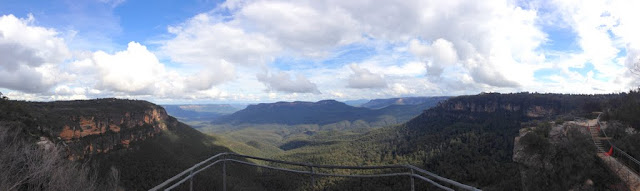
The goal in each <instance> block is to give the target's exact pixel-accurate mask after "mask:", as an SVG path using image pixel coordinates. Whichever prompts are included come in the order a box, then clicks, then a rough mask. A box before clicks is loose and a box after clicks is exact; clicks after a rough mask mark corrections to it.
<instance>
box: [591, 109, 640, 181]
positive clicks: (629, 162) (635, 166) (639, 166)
mask: <svg viewBox="0 0 640 191" xmlns="http://www.w3.org/2000/svg"><path fill="white" fill-rule="evenodd" d="M597 122H598V127H602V123H600V115H598V120H597ZM598 129H599V130H600V132H602V135H604V138H605V140H607V143H609V146H611V148H610V149H613V153H612V155H615V158H617V159H621V160H622V161H623V162H622V164H624V165H625V166H627V167H628V168H629V169H631V170H633V171H634V172H635V173H636V174H639V172H640V161H638V160H637V159H635V158H633V157H632V156H631V155H629V154H627V153H626V152H624V151H623V150H622V149H620V148H618V147H616V145H614V144H613V143H612V142H611V141H610V140H609V139H610V138H609V136H607V133H605V132H604V129H602V128H598ZM607 151H608V150H607Z"/></svg>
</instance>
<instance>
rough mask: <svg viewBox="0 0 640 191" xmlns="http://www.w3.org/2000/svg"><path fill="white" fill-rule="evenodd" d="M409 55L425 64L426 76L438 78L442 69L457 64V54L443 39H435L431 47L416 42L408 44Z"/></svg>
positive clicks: (412, 41)
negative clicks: (411, 54) (414, 56)
mask: <svg viewBox="0 0 640 191" xmlns="http://www.w3.org/2000/svg"><path fill="white" fill-rule="evenodd" d="M409 50H410V51H411V53H413V54H414V55H416V56H417V57H419V58H420V59H421V60H423V62H426V68H427V76H430V77H435V78H438V77H440V75H441V74H442V71H443V70H444V67H447V66H450V65H453V64H456V63H457V62H458V53H457V52H456V50H455V48H454V47H453V44H452V43H451V42H449V41H447V40H445V39H441V38H439V39H437V40H435V41H434V42H433V43H432V44H431V45H424V44H422V43H421V42H419V41H418V40H415V39H414V40H411V42H410V43H409Z"/></svg>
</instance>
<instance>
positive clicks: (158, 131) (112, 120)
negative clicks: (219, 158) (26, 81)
mask: <svg viewBox="0 0 640 191" xmlns="http://www.w3.org/2000/svg"><path fill="white" fill-rule="evenodd" d="M2 124H4V126H2ZM0 127H4V128H8V129H13V130H16V131H18V130H17V129H20V130H19V132H18V133H17V136H18V137H21V138H24V139H25V140H29V142H30V143H31V144H33V145H40V147H42V148H45V149H46V148H47V147H49V148H51V146H54V145H55V146H56V147H57V148H61V149H62V153H61V155H60V157H63V158H67V159H72V160H73V161H75V162H81V163H84V164H90V165H87V166H88V167H87V168H89V169H90V170H91V171H97V172H98V175H97V177H93V178H98V179H105V178H108V177H109V176H110V175H109V174H108V172H110V170H111V169H115V170H117V172H119V179H120V180H119V186H120V187H121V188H124V189H125V190H147V189H149V188H151V187H153V186H155V185H157V184H159V183H161V182H162V181H164V180H166V179H168V178H170V177H172V176H174V175H176V174H177V173H179V172H181V171H182V170H184V169H186V168H189V167H190V166H192V165H194V164H196V163H198V162H200V161H202V160H204V159H206V158H208V157H211V156H213V155H215V154H216V153H220V152H229V151H230V150H229V149H228V148H226V147H224V146H219V145H215V144H214V142H216V140H215V138H213V137H211V136H207V135H205V134H202V133H201V132H199V131H197V130H195V129H193V128H191V127H189V126H188V125H185V124H183V123H180V122H178V121H177V120H176V119H175V118H173V117H171V116H169V115H167V113H166V111H165V110H164V109H163V108H162V107H160V106H158V105H155V104H152V103H150V102H147V101H137V100H120V99H97V100H81V101H56V102H24V101H0ZM56 156H58V155H56ZM65 161H67V160H65ZM77 164H80V163H77ZM246 172H247V173H252V171H250V170H246ZM199 176H200V177H201V178H204V179H207V180H213V181H198V182H196V183H195V184H194V187H195V188H196V189H199V190H201V189H202V190H203V189H205V188H211V187H213V186H215V185H220V182H219V181H218V180H216V179H215V178H214V177H213V176H214V174H213V173H203V174H202V175H199ZM67 178H69V177H67ZM89 178H92V177H89ZM87 189H88V190H91V189H90V188H87Z"/></svg>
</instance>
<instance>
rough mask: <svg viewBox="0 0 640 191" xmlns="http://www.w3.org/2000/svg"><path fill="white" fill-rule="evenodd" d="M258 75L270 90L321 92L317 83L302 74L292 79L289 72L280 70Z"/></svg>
mask: <svg viewBox="0 0 640 191" xmlns="http://www.w3.org/2000/svg"><path fill="white" fill-rule="evenodd" d="M256 77H257V79H258V81H260V82H262V83H263V84H264V85H265V86H267V90H269V91H280V92H287V93H314V94H320V91H319V90H318V87H317V86H316V84H315V83H313V82H311V81H309V79H307V78H306V77H305V76H303V75H301V74H298V75H296V77H295V79H291V76H290V75H289V73H287V72H279V73H277V74H270V73H268V72H267V73H259V74H257V75H256Z"/></svg>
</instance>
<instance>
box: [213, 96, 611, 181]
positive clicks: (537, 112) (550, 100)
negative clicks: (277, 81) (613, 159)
mask: <svg viewBox="0 0 640 191" xmlns="http://www.w3.org/2000/svg"><path fill="white" fill-rule="evenodd" d="M618 97H621V95H616V94H612V95H561V94H530V93H518V94H494V93H487V94H480V95H475V96H460V97H456V98H451V99H449V100H448V101H446V102H444V103H442V104H440V105H438V106H437V107H434V108H432V109H429V110H427V111H425V112H423V113H422V114H421V115H420V116H418V117H416V118H414V119H412V120H410V121H409V122H407V123H406V124H403V125H397V126H389V127H384V128H379V129H368V130H366V131H361V132H358V133H353V134H349V133H344V132H345V131H344V130H343V131H315V132H314V133H315V134H312V135H308V136H299V133H298V136H297V139H286V138H285V139H283V138H284V137H285V136H283V135H287V133H284V134H279V133H282V132H285V131H284V130H285V129H284V128H277V127H274V128H269V127H264V129H278V131H281V132H278V131H273V132H272V133H269V134H262V132H264V131H256V129H257V128H250V127H242V126H239V127H238V126H236V127H226V129H227V130H228V131H226V132H224V133H222V134H220V135H221V136H225V137H233V138H230V139H232V140H242V141H241V142H245V143H246V142H249V141H257V142H262V141H264V142H265V143H269V144H274V145H277V144H280V145H279V147H280V148H281V149H282V150H284V151H283V152H280V151H279V152H280V153H281V154H276V155H273V157H275V158H279V159H283V160H293V161H301V162H309V163H314V164H338V165H377V164H397V163H406V164H413V165H416V166H418V167H421V168H424V169H427V170H429V171H432V172H434V173H436V174H439V175H441V176H444V177H447V178H451V179H453V180H457V181H460V182H463V183H465V184H470V185H473V186H476V187H480V188H482V189H484V190H520V189H522V188H521V186H522V183H521V182H522V179H521V176H520V168H519V164H517V163H515V162H514V161H513V160H512V157H513V149H514V143H513V142H514V138H515V137H516V136H517V135H518V131H519V130H520V129H521V128H522V127H525V126H528V125H536V126H541V127H544V128H540V129H539V130H536V133H535V135H536V136H531V137H526V138H524V139H525V142H527V141H528V143H530V144H531V145H529V146H528V147H530V148H531V149H530V151H532V152H543V151H546V150H548V149H550V148H551V147H553V148H556V149H560V150H562V149H569V148H571V147H577V146H581V148H582V147H584V146H585V145H584V144H585V142H584V141H583V142H581V140H578V141H577V142H576V143H572V144H576V145H572V144H569V145H560V146H552V145H549V144H547V143H545V140H546V139H547V138H548V137H547V136H548V127H549V126H550V123H548V122H547V121H550V120H555V119H558V120H569V119H573V117H585V116H592V114H591V112H593V111H597V110H599V109H602V108H604V107H606V101H607V100H610V99H614V98H618ZM597 106H599V107H597ZM317 127H318V126H313V127H312V126H308V127H306V128H307V129H313V128H317ZM234 128H237V129H240V130H237V129H234ZM288 128H289V130H290V131H296V130H295V128H291V126H289V127H288ZM220 129H225V128H220ZM318 129H320V128H318ZM303 130H305V128H300V129H298V130H297V131H298V132H304V131H303ZM242 131H253V133H248V132H242ZM234 132H237V133H239V134H242V135H244V136H243V137H241V136H238V134H235V135H234ZM330 132H331V133H333V134H334V135H333V136H321V135H322V134H325V135H326V134H331V133H330ZM234 136H235V137H234ZM269 137H271V138H269ZM278 140H280V141H278ZM282 140H286V141H282ZM582 149H583V150H584V149H588V147H584V148H582ZM583 150H577V151H575V152H574V151H564V150H563V153H565V154H567V155H566V156H565V155H563V156H561V157H560V158H558V159H557V160H560V161H556V163H557V164H559V165H560V166H563V165H566V166H568V167H569V168H568V171H567V172H574V173H583V175H584V176H579V178H577V179H576V181H577V180H583V179H584V177H594V176H595V175H594V174H593V173H594V172H595V173H600V171H597V170H598V169H596V170H594V171H589V172H587V171H576V169H577V168H578V167H580V166H579V165H578V163H568V162H567V161H564V160H566V159H567V158H570V157H583V156H582V155H578V154H582V153H579V152H578V151H583ZM592 159H593V156H591V158H589V159H588V160H589V161H586V162H589V164H594V162H597V161H595V160H592ZM563 161H564V162H563ZM578 162H585V161H578ZM590 167H592V166H590ZM337 172H340V171H337ZM552 173H555V172H552ZM558 173H560V175H565V174H563V173H566V172H558ZM604 174H607V173H606V172H604ZM549 177H557V176H547V178H549ZM547 178H544V181H548V180H549V179H547ZM399 181H401V180H399ZM382 182H384V181H377V182H375V183H372V182H368V183H367V184H365V187H364V188H363V189H365V190H367V189H373V188H387V189H388V188H393V187H394V186H397V185H393V184H388V185H386V186H385V185H384V184H382ZM569 182H570V183H571V184H573V183H576V182H575V181H573V182H571V181H569ZM605 182H606V181H605ZM353 184H358V185H359V183H358V180H355V182H354V180H352V179H342V178H323V179H320V180H319V187H322V188H327V189H329V190H344V189H350V188H356V189H357V188H359V187H354V185H353ZM550 184H555V183H553V182H550ZM567 185H569V184H566V185H564V184H562V185H558V186H559V187H558V188H566V186H567Z"/></svg>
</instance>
